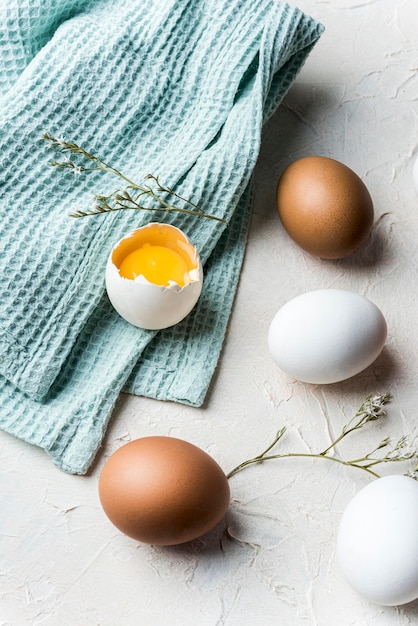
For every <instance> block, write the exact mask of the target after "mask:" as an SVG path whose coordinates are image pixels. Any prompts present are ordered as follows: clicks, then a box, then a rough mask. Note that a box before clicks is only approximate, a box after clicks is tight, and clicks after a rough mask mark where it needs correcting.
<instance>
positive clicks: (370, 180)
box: [0, 0, 418, 626]
mask: <svg viewBox="0 0 418 626" xmlns="http://www.w3.org/2000/svg"><path fill="white" fill-rule="evenodd" d="M298 6H299V7H300V8H301V9H303V10H305V11H306V12H307V13H309V14H311V15H313V17H315V18H317V19H319V20H320V21H322V22H323V23H324V25H325V26H326V32H325V34H324V35H323V37H322V39H321V41H320V42H319V44H318V45H317V47H316V48H315V50H314V51H313V53H312V55H311V56H310V58H309V60H308V62H307V64H306V66H305V67H304V69H303V71H302V73H301V74H300V76H299V78H298V80H297V83H296V84H295V85H294V87H293V88H292V90H291V92H290V93H289V95H288V97H287V98H286V101H285V103H284V106H282V108H281V110H280V112H279V113H278V114H277V115H276V116H275V117H274V119H272V120H271V121H270V123H269V124H268V127H267V128H266V131H265V134H264V142H263V150H262V154H261V156H260V161H259V166H258V178H257V195H256V206H255V211H254V218H253V223H252V229H251V235H250V240H249V245H248V250H247V255H246V260H245V265H244V270H243V274H242V280H241V283H240V288H239V292H238V296H237V300H236V304H235V307H234V311H233V316H232V319H231V324H230V330H229V334H228V337H227V341H226V344H225V348H224V352H223V355H222V360H221V363H220V366H219V369H218V372H217V376H216V379H215V380H214V383H213V387H212V390H211V393H210V396H209V399H208V402H207V405H206V406H205V407H204V408H202V409H193V408H185V407H183V406H180V405H175V404H171V403H161V402H155V401H151V400H146V399H138V398H133V397H128V396H123V397H122V398H121V400H120V402H119V405H118V408H117V411H116V412H115V415H114V418H113V420H112V423H111V427H110V430H109V432H108V436H107V438H106V442H105V446H104V450H103V453H102V454H101V455H100V456H99V457H98V459H97V463H96V465H95V467H94V469H93V470H92V472H91V473H90V474H89V475H88V476H87V477H76V476H69V475H65V474H63V473H60V472H59V470H57V469H56V468H55V467H54V466H53V465H52V463H51V461H50V460H49V459H48V458H47V457H46V456H45V455H44V453H43V452H41V451H39V450H37V449H33V448H31V447H29V446H27V445H25V444H23V443H21V442H19V441H17V440H15V439H13V438H12V437H9V436H6V435H4V434H3V433H0V445H1V450H2V452H1V455H0V511H1V512H0V537H1V550H0V625H1V626H5V625H13V626H15V625H16V626H26V624H27V625H36V626H38V625H42V626H56V625H58V624H59V625H60V626H96V625H100V626H119V625H121V626H130V625H131V624H132V625H134V624H135V625H136V624H141V625H145V626H147V625H150V626H157V625H158V626H215V625H216V626H220V625H222V626H247V625H248V626H253V625H254V624H260V625H262V626H270V625H271V626H273V624H284V625H286V626H297V625H299V624H301V625H311V624H312V625H318V626H331V625H332V626H334V625H335V624H338V626H345V625H350V626H354V625H355V626H357V625H358V626H364V625H365V624H367V625H368V626H370V625H378V626H391V625H396V626H406V625H409V624H413V623H416V621H417V620H418V602H416V603H413V604H411V605H408V606H405V607H402V608H381V607H377V606H374V605H372V604H370V603H368V602H367V601H365V600H363V599H362V598H360V597H359V596H358V595H357V594H356V593H355V592H354V591H352V590H351V589H350V588H349V587H348V585H347V583H346V582H345V581H344V580H343V578H342V576H341V574H340V572H339V570H338V567H337V564H336V561H335V547H336V546H335V540H336V533H337V529H338V523H339V519H340V516H341V513H342V511H343V510H344V507H345V506H346V504H347V503H348V501H349V499H350V498H351V497H352V495H353V494H354V493H355V491H356V490H357V489H358V488H360V487H361V486H363V485H365V484H367V483H368V482H369V481H370V478H369V477H368V476H367V475H366V474H365V473H362V472H360V471H358V470H357V471H356V470H349V469H343V468H341V467H339V466H338V465H337V464H332V463H327V462H326V461H311V460H307V459H301V460H288V459H287V460H283V461H276V462H274V461H273V462H270V463H266V464H264V465H263V466H257V467H256V466H253V467H251V468H248V469H246V470H245V472H242V473H241V474H237V475H236V476H234V477H233V478H232V479H231V489H232V494H233V500H232V503H231V506H230V510H229V513H228V516H227V519H226V520H225V523H222V524H221V525H220V526H219V528H217V529H215V531H213V532H212V533H210V534H209V535H208V536H206V537H205V538H204V539H203V540H202V541H196V542H194V543H193V544H188V545H185V546H181V547H176V548H154V547H150V546H144V545H140V544H137V543H135V542H134V541H132V540H130V539H128V538H126V537H124V536H122V535H121V534H119V533H118V532H117V531H116V530H115V529H114V528H113V527H112V526H111V525H110V523H109V522H108V521H107V519H106V518H105V516H104V514H103V512H102V510H101V508H100V505H99V501H98V496H97V479H98V475H99V472H100V469H101V467H102V465H103V463H104V460H105V458H106V456H107V455H108V454H110V453H111V452H112V451H113V450H115V449H116V448H117V447H119V446H120V445H121V443H122V442H124V441H127V440H129V439H132V438H135V437H139V436H142V435H149V434H172V435H175V436H177V437H182V438H184V439H187V440H189V441H191V442H193V443H195V444H197V445H199V446H200V447H202V448H203V449H205V450H206V451H207V452H209V453H210V454H212V456H213V457H214V458H215V459H216V460H217V461H218V462H219V463H220V464H221V466H222V467H223V468H224V469H225V470H229V469H231V468H232V467H233V466H235V465H236V464H237V463H239V462H240V461H242V460H244V459H246V458H248V457H249V456H253V455H254V454H255V453H258V452H260V451H261V450H262V449H263V448H264V447H265V446H266V445H267V444H268V443H269V442H270V441H271V438H272V437H273V436H274V434H275V432H276V430H277V429H278V428H279V427H281V426H282V425H287V427H288V433H287V435H286V438H285V439H284V440H283V442H282V444H281V447H282V450H287V449H289V450H295V451H308V450H313V451H317V450H319V449H321V448H323V447H324V446H325V445H326V444H327V442H328V438H329V436H330V434H332V433H336V432H337V431H338V430H339V429H340V428H341V426H342V425H343V423H345V422H346V421H347V420H348V419H349V418H350V417H351V416H352V414H353V412H355V410H356V409H357V408H358V406H359V404H361V402H362V400H363V399H364V397H365V396H366V395H367V394H368V393H370V392H374V391H381V392H384V391H390V392H391V393H392V394H393V395H394V401H393V402H392V404H391V405H389V409H388V416H387V418H386V423H384V424H379V423H378V424H371V425H369V426H368V428H367V430H364V431H361V432H359V433H356V434H353V435H352V437H351V439H349V440H347V441H346V442H345V443H343V445H342V446H341V448H340V453H341V454H345V455H349V454H350V453H352V452H353V451H363V450H364V451H367V450H368V449H369V448H370V446H372V445H373V443H376V442H378V441H380V439H381V438H382V437H383V436H384V435H386V434H393V435H394V436H400V435H401V434H403V433H405V432H409V431H414V429H415V428H416V418H417V409H416V405H417V400H416V398H417V383H416V381H417V376H418V365H417V346H418V325H417V313H418V310H417V309H418V298H417V296H416V285H417V274H418V267H417V264H418V249H417V248H418V246H417V241H418V200H417V197H416V195H415V192H414V189H413V184H412V166H413V161H414V156H415V155H416V153H417V150H418V139H417V138H418V78H417V43H416V38H417V25H418V5H417V3H416V0H369V1H367V0H329V1H326V0H301V1H300V2H299V3H298ZM307 154H323V155H326V156H330V157H333V158H336V159H338V160H341V161H343V162H344V163H346V164H347V165H348V166H350V167H352V169H354V170H355V171H356V172H357V173H358V174H359V175H360V176H361V177H362V178H363V180H364V182H365V183H366V185H367V186H368V189H369V191H370V193H371V195H372V197H373V199H374V203H375V211H376V225H375V228H374V232H373V237H372V240H371V242H370V243H369V244H368V245H367V246H366V247H365V248H363V250H362V251H361V252H360V253H358V254H357V255H356V256H354V257H352V258H350V259H347V260H344V261H320V260H318V259H314V258H312V257H310V256H309V255H307V254H306V253H304V252H302V251H301V250H300V249H298V248H297V247H296V245H295V244H293V243H292V242H291V241H290V240H289V238H288V237H287V236H286V235H285V233H284V232H283V230H282V228H281V225H280V222H279V220H278V218H277V215H276V212H275V207H274V193H275V185H276V181H277V178H278V176H279V174H280V173H281V171H282V170H283V168H284V167H285V166H286V165H287V164H288V163H290V162H291V161H292V160H294V159H295V158H298V157H300V156H304V155H307ZM321 287H327V288H329V287H340V288H344V289H349V290H353V291H357V292H359V293H361V294H363V295H365V296H367V297H368V298H369V299H371V300H372V301H374V302H375V303H376V304H377V305H378V306H379V307H380V308H381V310H382V312H383V313H384V315H385V317H386V320H387V322H388V340H387V343H386V347H385V348H384V351H383V353H382V355H381V357H380V358H379V359H378V360H377V361H376V363H375V364H374V365H373V366H371V367H370V368H368V369H367V370H366V371H365V372H363V373H362V374H360V375H359V376H357V377H355V378H353V379H351V380H348V381H345V382H344V383H338V384H335V385H332V386H329V387H321V386H312V385H304V384H302V383H295V382H292V381H291V380H289V379H288V378H287V377H286V376H285V375H284V374H282V373H281V372H280V371H279V370H278V368H277V367H276V366H275V365H274V364H273V363H272V361H271V357H270V356H269V354H268V349H267V340H266V338H267V331H268V327H269V324H270V321H271V319H272V317H273V315H274V313H275V312H276V311H277V310H278V308H279V307H280V306H281V305H282V304H283V303H284V302H286V301H287V300H289V299H290V298H292V297H294V296H295V295H297V294H299V293H302V292H304V291H308V290H311V289H315V288H321ZM389 470H390V471H396V467H392V468H389V469H388V470H387V471H389ZM226 527H227V532H226Z"/></svg>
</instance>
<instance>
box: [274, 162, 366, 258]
mask: <svg viewBox="0 0 418 626" xmlns="http://www.w3.org/2000/svg"><path fill="white" fill-rule="evenodd" d="M277 209H278V212H279V216H280V219H281V221H282V223H283V226H284V228H285V230H286V231H287V233H288V234H289V235H290V237H291V238H292V239H293V240H294V241H295V242H296V243H297V244H298V245H299V246H300V247H301V248H303V249H304V250H306V252H309V253H310V254H313V255H315V256H318V257H321V258H323V259H341V258H343V257H346V256H348V255H349V254H352V253H353V252H355V251H356V250H357V249H358V248H359V247H360V246H361V245H362V244H363V243H364V242H365V241H366V239H367V238H368V236H369V234H370V231H371V228H372V226H373V218H374V211H373V202H372V199H371V197H370V194H369V192H368V190H367V188H366V186H365V184H364V183H363V181H362V180H361V179H360V178H359V176H357V174H355V172H353V171H352V170H351V169H350V168H349V167H347V166H346V165H343V163H340V162H339V161H335V160H334V159H329V158H327V157H323V156H311V157H304V158H302V159H298V160H297V161H294V162H293V163H291V164H290V165H289V166H288V167H287V168H286V169H285V170H284V172H283V174H282V175H281V177H280V179H279V182H278V185H277Z"/></svg>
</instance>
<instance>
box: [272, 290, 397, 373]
mask: <svg viewBox="0 0 418 626" xmlns="http://www.w3.org/2000/svg"><path fill="white" fill-rule="evenodd" d="M386 335H387V326H386V321H385V318H384V317H383V315H382V313H381V311H380V309H379V308H378V307H377V306H376V305H375V304H374V303H373V302H371V301H370V300H368V299H367V298H365V297H364V296H361V295H359V294H356V293H353V292H351V291H345V290H344V289H317V290H315V291H309V292H307V293H304V294H302V295H300V296H297V297H296V298H293V299H292V300H290V301H289V302H287V303H286V304H285V305H284V306H283V307H282V308H281V309H280V310H279V311H278V312H277V313H276V315H275V316H274V318H273V320H272V322H271V324H270V328H269V333H268V346H269V350H270V353H271V355H272V357H273V359H274V361H275V362H276V363H277V365H278V366H279V367H280V368H281V369H282V370H283V371H284V372H286V373H287V374H288V375H289V376H291V377H292V378H295V379H296V380H300V381H302V382H306V383H314V384H329V383H335V382H338V381H341V380H345V379H347V378H350V377H351V376H355V375H356V374H358V373H359V372H361V371H362V370H364V369H365V368H366V367H368V366H369V365H371V363H373V361H374V360H375V359H376V358H377V357H378V355H379V354H380V352H381V351H382V349H383V346H384V343H385V341H386Z"/></svg>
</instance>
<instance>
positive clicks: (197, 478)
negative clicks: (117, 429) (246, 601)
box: [99, 436, 230, 545]
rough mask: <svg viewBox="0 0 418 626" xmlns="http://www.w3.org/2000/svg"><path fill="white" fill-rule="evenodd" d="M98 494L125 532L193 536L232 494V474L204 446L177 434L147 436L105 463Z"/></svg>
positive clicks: (153, 538)
mask: <svg viewBox="0 0 418 626" xmlns="http://www.w3.org/2000/svg"><path fill="white" fill-rule="evenodd" d="M99 497H100V501H101V504H102V506H103V509H104V511H105V513H106V515H107V516H108V517H109V519H110V521H111V522H112V523H113V524H114V525H115V526H116V527H117V528H118V529H119V530H121V531H122V532H123V533H125V534H126V535H128V536H129V537H132V538H134V539H137V540H139V541H143V542H144V543H149V544H155V545H174V544H178V543H184V542H186V541H191V540H192V539H195V538H197V537H199V536H200V535H203V534H204V533H205V532H207V531H208V530H210V529H211V528H213V527H214V526H215V525H216V524H217V523H218V522H219V521H220V520H221V519H222V517H223V516H224V514H225V512H226V510H227V508H228V505H229V500H230V491H229V483H228V480H227V478H226V476H225V474H224V472H223V471H222V469H221V468H220V467H219V465H218V464H217V463H216V462H215V461H214V460H213V458H212V457H211V456H209V455H208V454H207V453H206V452H204V451H203V450H201V449H200V448H198V447H196V446H194V445H193V444H191V443H188V442H187V441H183V440H181V439H176V438H174V437H160V436H154V437H144V438H142V439H136V440H134V441H131V442H130V443H128V444H126V445H124V446H122V447H121V448H119V450H117V451H116V452H115V453H114V454H112V456H111V457H109V459H108V460H107V462H106V463H105V465H104V467H103V470H102V473H101V475H100V479H99Z"/></svg>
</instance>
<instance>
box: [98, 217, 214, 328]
mask: <svg viewBox="0 0 418 626" xmlns="http://www.w3.org/2000/svg"><path fill="white" fill-rule="evenodd" d="M144 251H145V252H144ZM153 251H155V252H154V253H153ZM138 254H139V255H143V254H145V257H141V259H140V261H138V260H137V261H134V262H130V261H129V258H132V256H134V255H138ZM138 258H139V257H137V259H138ZM144 259H145V260H144ZM138 262H139V263H140V265H138ZM126 263H128V265H129V268H130V270H131V272H132V275H131V277H129V278H128V277H126V276H127V274H126V271H125V270H123V268H124V267H126ZM123 264H125V265H123ZM176 264H177V265H176ZM178 267H179V268H180V269H179V270H178V271H177V274H178V276H177V275H176V273H175V271H174V270H177V269H178ZM121 268H122V270H123V271H121ZM160 277H164V280H160ZM202 283H203V270H202V265H201V262H200V257H199V254H198V252H197V250H196V248H195V246H193V244H192V243H191V242H190V240H189V238H188V237H187V236H186V235H185V234H184V233H183V232H182V231H181V230H179V229H178V228H176V227H175V226H171V225H170V224H161V223H155V222H153V223H150V224H147V225H146V226H143V227H142V228H137V229H136V230H134V231H132V232H131V233H129V234H128V235H127V236H126V237H124V238H123V239H121V240H120V241H119V242H118V243H117V244H116V245H115V247H114V248H113V250H112V251H111V253H110V256H109V259H108V262H107V266H106V290H107V294H108V296H109V299H110V301H111V303H112V305H113V306H114V308H115V309H116V311H117V312H118V313H119V314H120V315H121V316H122V317H123V318H124V319H125V320H127V321H128V322H130V323H131V324H133V325H135V326H138V327H140V328H145V329H148V330H160V329H162V328H167V327H169V326H173V325H174V324H177V323H178V322H180V321H181V320H182V319H184V318H185V317H186V315H188V314H189V313H190V311H191V310H192V309H193V307H194V306H195V304H196V302H197V300H198V298H199V296H200V293H201V291H202Z"/></svg>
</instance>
